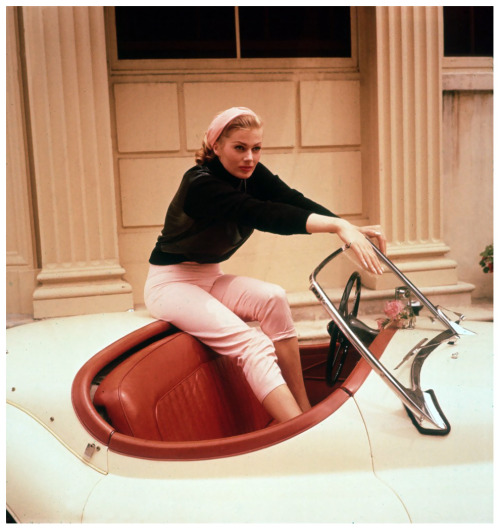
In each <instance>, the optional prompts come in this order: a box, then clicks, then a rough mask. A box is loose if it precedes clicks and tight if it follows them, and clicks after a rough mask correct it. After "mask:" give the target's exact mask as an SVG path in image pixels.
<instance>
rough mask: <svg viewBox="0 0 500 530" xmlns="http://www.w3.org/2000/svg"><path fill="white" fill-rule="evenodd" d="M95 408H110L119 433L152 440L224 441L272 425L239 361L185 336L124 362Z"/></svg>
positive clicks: (167, 339)
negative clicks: (219, 353)
mask: <svg viewBox="0 0 500 530" xmlns="http://www.w3.org/2000/svg"><path fill="white" fill-rule="evenodd" d="M94 404H95V405H96V406H101V407H104V408H105V409H106V412H107V414H108V416H109V418H110V421H111V423H112V425H113V427H114V428H115V429H116V430H117V431H118V432H120V433H122V434H126V435H129V436H134V437H138V438H143V439H147V440H163V441H188V440H190V441H193V440H207V439H213V438H224V437H228V436H234V435H237V434H244V433H247V432H251V431H254V430H258V429H262V428H264V427H265V426H266V425H268V424H269V422H270V421H271V417H270V416H269V415H268V414H267V412H266V411H265V410H264V408H263V407H262V405H261V404H260V403H259V401H258V400H257V398H256V397H255V395H254V394H253V392H252V390H251V389H250V387H249V385H248V383H247V381H246V379H245V377H244V375H243V373H242V370H241V368H240V367H239V366H237V364H236V360H234V359H231V358H229V357H227V356H222V355H217V354H216V353H214V352H213V351H212V350H210V349H209V348H208V347H207V346H205V345H203V344H202V343H200V342H199V341H198V340H196V339H195V338H194V337H192V336H190V335H188V334H187V333H182V332H179V333H175V334H173V335H169V336H168V337H165V338H163V339H161V340H159V341H157V342H154V343H153V344H150V345H149V346H146V347H145V348H144V349H142V350H140V351H138V352H136V353H134V354H133V355H131V356H130V357H129V358H128V359H126V360H125V361H124V362H122V363H121V364H119V365H118V366H117V367H116V368H115V369H113V370H112V371H111V372H110V373H109V374H108V375H107V376H106V378H105V379H104V381H103V382H102V383H101V384H100V385H99V388H98V390H97V392H96V394H95V397H94Z"/></svg>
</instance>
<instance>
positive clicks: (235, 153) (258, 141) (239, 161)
mask: <svg viewBox="0 0 500 530" xmlns="http://www.w3.org/2000/svg"><path fill="white" fill-rule="evenodd" d="M262 132H263V131H262V128H260V129H234V130H233V131H231V133H230V134H229V136H228V137H221V138H219V139H218V140H217V142H215V145H214V153H215V154H216V155H217V156H218V157H219V160H220V161H221V163H222V165H223V166H224V168H225V169H226V171H228V172H229V173H231V175H233V176H235V177H238V178H240V179H247V178H249V177H251V175H252V173H253V172H254V170H255V166H256V165H257V163H258V162H259V160H260V150H261V147H262Z"/></svg>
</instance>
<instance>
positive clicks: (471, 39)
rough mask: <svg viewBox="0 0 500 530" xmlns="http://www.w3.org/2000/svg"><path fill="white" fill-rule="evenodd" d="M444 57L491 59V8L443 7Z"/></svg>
mask: <svg viewBox="0 0 500 530" xmlns="http://www.w3.org/2000/svg"><path fill="white" fill-rule="evenodd" d="M443 18H444V55H445V57H464V56H465V57H493V7H492V6H481V7H468V6H465V7H458V6H454V7H444V8H443Z"/></svg>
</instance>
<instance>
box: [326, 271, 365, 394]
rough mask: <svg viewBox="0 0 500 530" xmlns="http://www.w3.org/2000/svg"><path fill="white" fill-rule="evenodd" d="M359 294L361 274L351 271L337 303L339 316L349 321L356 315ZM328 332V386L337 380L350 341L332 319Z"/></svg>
mask: <svg viewBox="0 0 500 530" xmlns="http://www.w3.org/2000/svg"><path fill="white" fill-rule="evenodd" d="M354 283H356V291H355V293H354V305H353V308H352V311H351V312H350V313H349V312H348V306H347V304H348V302H349V296H350V295H351V291H352V288H353V286H354ZM360 296H361V275H360V274H359V272H353V273H352V274H351V276H350V278H349V279H348V280H347V283H346V286H345V288H344V292H343V294H342V298H341V300H340V304H339V313H340V316H341V317H342V318H343V319H344V320H345V321H346V322H349V321H350V320H351V319H352V318H355V317H356V316H357V315H358V308H359V299H360ZM328 333H329V335H330V347H329V349H328V358H327V360H326V383H327V384H328V386H334V385H335V383H336V382H337V380H338V378H339V376H340V372H341V371H342V368H343V366H344V363H345V360H346V358H347V352H348V351H349V346H350V344H351V343H350V342H349V340H348V339H347V337H346V336H345V335H344V334H343V333H341V331H340V329H339V327H338V326H337V324H335V322H334V321H333V320H332V321H331V322H330V323H329V324H328Z"/></svg>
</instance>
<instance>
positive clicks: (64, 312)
mask: <svg viewBox="0 0 500 530" xmlns="http://www.w3.org/2000/svg"><path fill="white" fill-rule="evenodd" d="M133 307H134V301H133V298H132V293H123V294H114V295H101V296H85V297H79V298H57V299H52V300H50V299H47V300H34V301H33V317H34V318H35V319H40V318H51V317H68V316H74V315H89V314H93V313H115V312H120V311H127V310H129V309H133Z"/></svg>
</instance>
